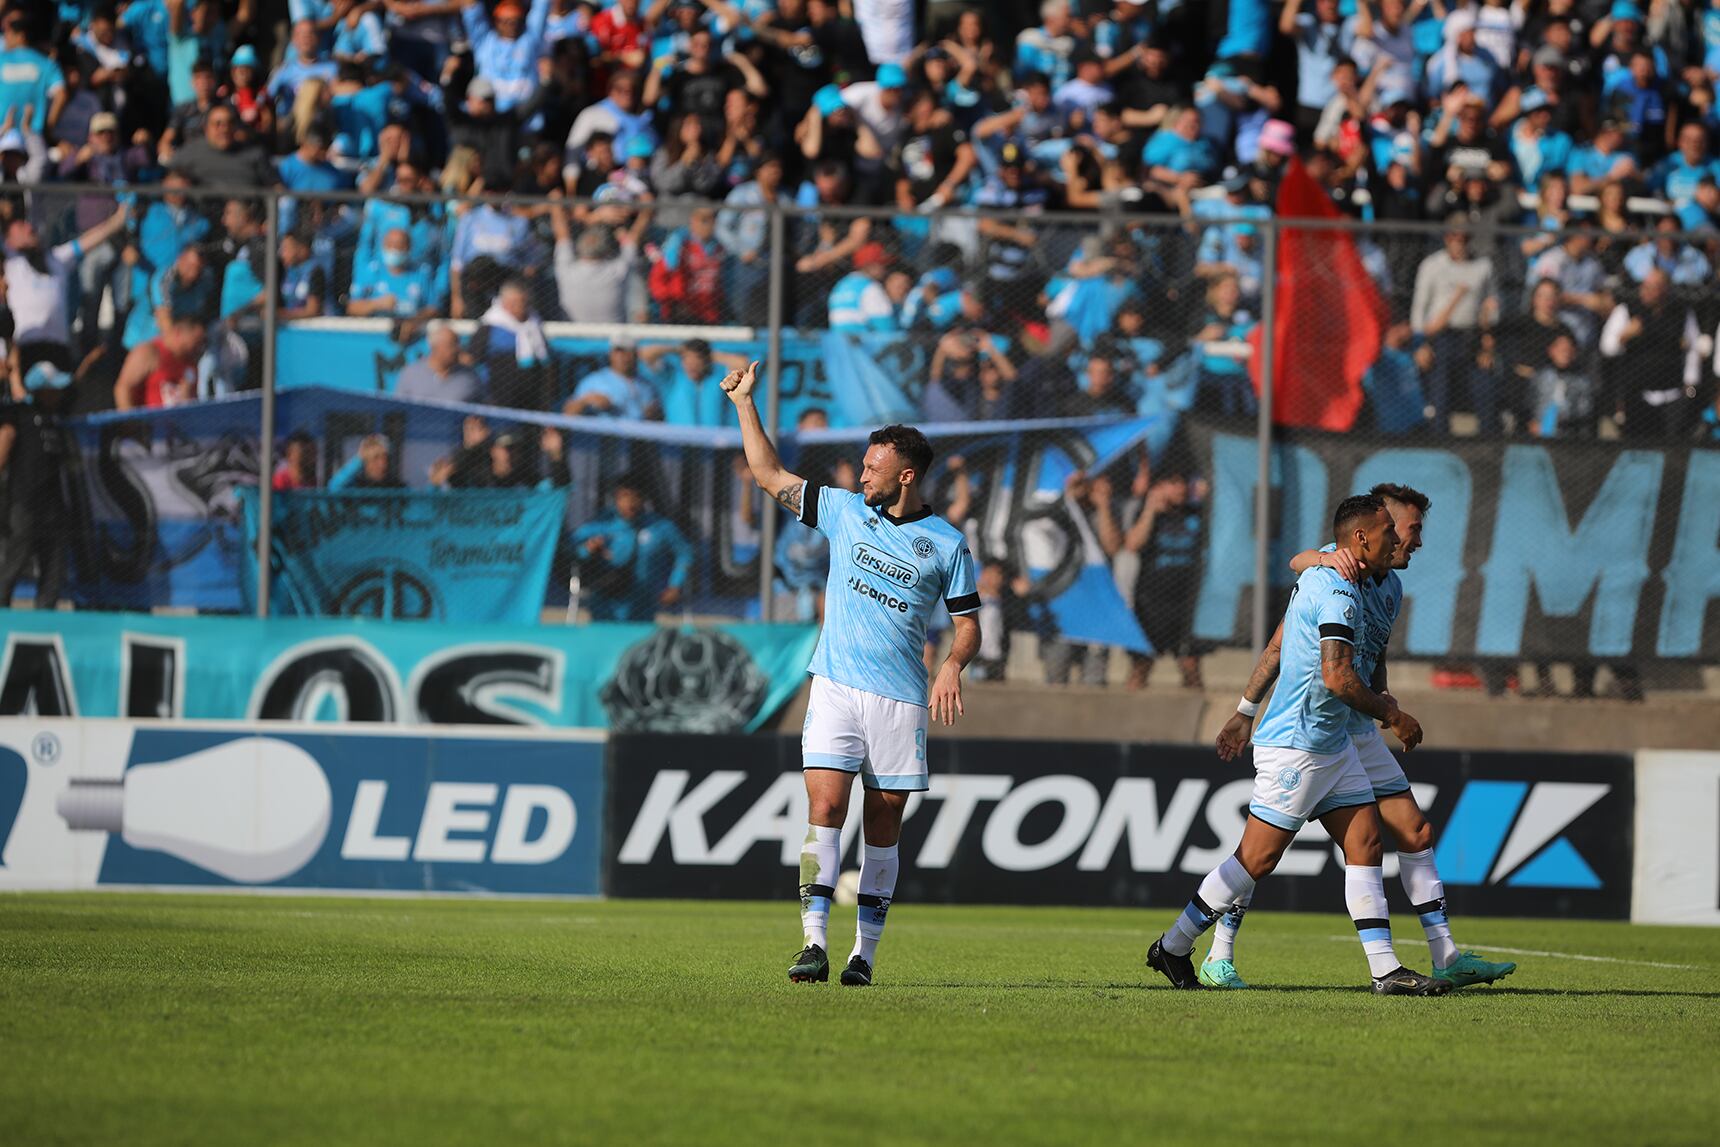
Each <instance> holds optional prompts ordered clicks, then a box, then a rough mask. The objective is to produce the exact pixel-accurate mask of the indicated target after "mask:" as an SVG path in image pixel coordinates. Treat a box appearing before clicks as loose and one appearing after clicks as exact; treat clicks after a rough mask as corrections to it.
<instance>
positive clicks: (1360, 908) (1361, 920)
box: [1344, 864, 1399, 977]
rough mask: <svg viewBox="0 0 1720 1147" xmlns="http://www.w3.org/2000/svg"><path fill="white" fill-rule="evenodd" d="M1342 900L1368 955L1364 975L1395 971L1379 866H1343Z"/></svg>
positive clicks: (1395, 965)
mask: <svg viewBox="0 0 1720 1147" xmlns="http://www.w3.org/2000/svg"><path fill="white" fill-rule="evenodd" d="M1344 903H1345V904H1346V905H1348V906H1349V909H1350V919H1351V920H1354V921H1355V922H1356V933H1357V934H1358V935H1359V936H1361V938H1362V951H1363V952H1366V953H1367V956H1368V974H1369V975H1371V976H1376V977H1377V976H1383V975H1385V974H1386V973H1387V972H1395V971H1397V970H1398V967H1399V963H1398V958H1397V951H1396V950H1395V949H1394V948H1393V947H1392V922H1391V912H1390V909H1388V908H1387V907H1386V881H1385V874H1384V872H1383V871H1382V870H1381V869H1380V866H1379V865H1377V864H1375V865H1361V864H1346V865H1344Z"/></svg>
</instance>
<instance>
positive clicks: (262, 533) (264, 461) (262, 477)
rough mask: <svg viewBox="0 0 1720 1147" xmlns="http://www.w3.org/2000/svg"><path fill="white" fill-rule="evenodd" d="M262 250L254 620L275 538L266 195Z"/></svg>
mask: <svg viewBox="0 0 1720 1147" xmlns="http://www.w3.org/2000/svg"><path fill="white" fill-rule="evenodd" d="M266 206H267V211H266V215H265V224H264V225H265V227H266V228H267V235H268V245H267V246H266V247H265V248H264V249H263V418H262V426H261V427H260V428H259V430H258V432H257V433H258V437H259V439H260V441H258V443H257V616H258V617H268V616H269V582H270V572H271V571H270V568H269V557H270V554H271V552H272V550H273V547H274V534H275V324H276V323H277V322H278V318H277V314H276V310H277V307H276V304H277V303H278V301H279V300H280V297H281V283H280V278H281V267H280V262H279V255H280V246H281V237H280V226H281V201H280V198H279V197H278V196H276V195H274V194H270V196H269V198H268V201H267V205H266Z"/></svg>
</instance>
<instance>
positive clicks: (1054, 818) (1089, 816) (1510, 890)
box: [607, 735, 1635, 929]
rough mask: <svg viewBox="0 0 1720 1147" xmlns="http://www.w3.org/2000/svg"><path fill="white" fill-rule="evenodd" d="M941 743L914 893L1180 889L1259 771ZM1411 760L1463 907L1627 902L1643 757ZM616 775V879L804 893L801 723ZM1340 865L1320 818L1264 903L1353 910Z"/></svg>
mask: <svg viewBox="0 0 1720 1147" xmlns="http://www.w3.org/2000/svg"><path fill="white" fill-rule="evenodd" d="M929 751H930V765H931V775H932V779H931V789H930V791H928V792H926V793H923V794H922V793H916V794H914V796H913V797H912V798H911V799H910V800H909V803H908V809H907V819H906V820H905V821H904V823H903V829H902V844H901V849H902V873H901V877H900V878H899V880H898V881H897V884H896V896H897V898H898V899H899V900H900V901H901V902H902V903H903V904H904V905H906V904H911V903H914V902H931V903H948V902H960V903H989V904H1114V905H1132V906H1142V907H1152V908H1166V909H1174V908H1177V907H1180V906H1182V905H1183V904H1185V903H1187V901H1188V897H1189V894H1190V893H1191V892H1192V890H1193V889H1194V886H1195V884H1196V883H1197V882H1198V881H1199V880H1200V878H1201V877H1202V876H1203V875H1204V874H1205V873H1207V872H1208V871H1209V870H1211V869H1212V868H1213V867H1214V866H1215V865H1217V864H1218V863H1219V862H1220V861H1221V860H1223V859H1224V857H1226V856H1228V855H1229V854H1230V853H1231V852H1232V851H1233V850H1234V849H1235V847H1236V843H1237V841H1238V840H1239V839H1240V838H1241V835H1242V829H1243V824H1244V822H1245V821H1246V819H1247V816H1248V799H1249V793H1250V791H1251V790H1252V788H1253V783H1254V773H1253V769H1252V767H1251V766H1250V765H1249V764H1248V763H1247V762H1246V760H1244V762H1242V763H1240V764H1236V765H1225V764H1222V763H1220V762H1219V761H1218V760H1217V759H1216V758H1215V757H1214V756H1213V754H1212V750H1211V749H1206V748H1189V747H1177V746H1164V745H1118V744H1106V743H1097V744H1096V743H1091V742H1026V741H983V740H949V739H944V738H937V737H934V738H933V739H932V740H931V742H930V744H929ZM1410 764H1411V780H1412V782H1413V783H1414V786H1415V793H1416V797H1417V799H1418V800H1419V801H1420V802H1421V804H1422V807H1423V808H1424V809H1426V810H1427V811H1428V815H1429V818H1430V819H1431V820H1432V821H1433V824H1434V828H1435V833H1436V837H1437V840H1438V843H1437V844H1436V846H1435V848H1436V857H1437V859H1438V863H1439V868H1440V872H1441V875H1442V876H1443V878H1444V880H1445V887H1446V897H1447V899H1448V900H1449V901H1450V903H1451V905H1452V910H1453V911H1454V912H1463V913H1468V914H1485V915H1513V916H1587V917H1597V918H1619V917H1623V916H1626V915H1628V914H1629V911H1630V902H1631V899H1630V898H1631V856H1632V844H1631V842H1632V836H1633V823H1632V813H1633V810H1634V807H1635V800H1634V788H1633V774H1632V767H1631V761H1630V759H1629V758H1628V757H1623V756H1617V757H1614V756H1606V755H1602V754H1593V755H1589V754H1570V755H1561V754H1554V753H1456V752H1439V751H1419V752H1417V753H1415V754H1414V756H1413V758H1412V759H1411V762H1410ZM609 794H610V803H609V817H610V820H609V829H608V834H607V836H608V840H609V846H610V848H611V849H612V852H611V854H610V857H609V864H608V873H609V877H608V880H609V883H608V891H609V894H610V895H612V896H651V897H659V896H660V897H693V898H698V897H738V898H746V899H781V900H783V901H785V902H786V901H788V900H789V899H792V898H793V896H794V894H795V890H796V886H797V882H798V880H799V864H800V847H801V843H802V841H803V839H804V837H805V833H806V788H805V781H804V779H803V777H802V776H801V773H800V746H799V743H798V742H797V741H796V740H795V739H793V738H786V737H779V738H762V737H745V738H742V737H701V738H693V737H678V736H625V735H618V736H615V737H613V738H612V739H611V743H610V773H609ZM859 818H860V802H859V801H858V800H855V801H854V802H852V804H851V806H850V817H849V820H848V823H847V824H846V825H845V826H844V828H843V832H842V842H843V844H842V868H843V870H844V871H847V870H851V869H856V868H858V866H859V859H858V857H859V852H858V849H859V843H858V841H859V830H860V824H859ZM1396 870H1397V868H1396V856H1395V855H1394V854H1392V853H1389V852H1388V853H1387V855H1386V871H1387V875H1388V876H1390V877H1395V874H1396ZM1343 875H1344V864H1343V860H1342V857H1341V855H1339V854H1338V852H1337V850H1336V849H1335V847H1334V846H1333V844H1332V842H1331V839H1330V837H1328V836H1327V835H1326V833H1325V831H1324V830H1323V829H1322V828H1320V826H1319V825H1318V824H1311V825H1309V826H1308V827H1307V828H1306V829H1304V830H1303V832H1302V833H1301V835H1300V836H1298V837H1297V839H1296V842H1295V843H1294V844H1293V845H1292V846H1291V848H1290V850H1289V852H1288V853H1287V854H1286V855H1285V857H1284V859H1283V861H1282V862H1281V863H1280V865H1279V868H1278V871H1277V872H1275V873H1274V874H1273V875H1272V877H1271V878H1270V879H1268V880H1265V881H1263V882H1262V883H1261V885H1260V889H1259V891H1258V892H1257V894H1256V897H1255V901H1254V905H1255V907H1256V908H1257V909H1258V908H1267V909H1272V908H1290V909H1297V910H1303V911H1322V912H1332V911H1338V910H1340V909H1341V908H1342V905H1343V902H1344V900H1343V894H1344V888H1343ZM1149 926H1150V925H1148V924H1143V925H1142V927H1143V929H1146V928H1148V927H1149Z"/></svg>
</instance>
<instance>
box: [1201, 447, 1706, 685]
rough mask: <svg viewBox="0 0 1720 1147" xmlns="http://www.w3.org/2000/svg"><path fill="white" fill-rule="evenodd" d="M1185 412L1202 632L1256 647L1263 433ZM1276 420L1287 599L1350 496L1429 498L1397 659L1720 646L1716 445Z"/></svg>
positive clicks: (1576, 656) (1591, 654)
mask: <svg viewBox="0 0 1720 1147" xmlns="http://www.w3.org/2000/svg"><path fill="white" fill-rule="evenodd" d="M1185 425H1186V426H1188V427H1189V428H1190V434H1191V438H1192V441H1193V443H1194V446H1195V452H1196V457H1197V458H1199V459H1200V465H1201V468H1202V469H1203V471H1204V472H1205V473H1206V474H1207V475H1208V476H1209V477H1210V479H1211V494H1210V495H1209V497H1210V512H1209V513H1208V514H1207V521H1208V522H1210V523H1211V529H1210V530H1209V531H1208V534H1207V537H1206V544H1205V549H1204V560H1203V562H1202V579H1201V587H1200V593H1199V597H1198V598H1197V600H1196V604H1195V616H1194V634H1195V637H1196V638H1198V639H1200V640H1204V641H1213V642H1218V643H1221V644H1232V645H1236V644H1246V642H1247V640H1248V633H1249V600H1250V583H1251V576H1252V573H1251V571H1252V570H1253V568H1254V564H1253V562H1254V559H1253V553H1254V505H1255V503H1254V489H1255V485H1256V481H1257V478H1258V474H1259V455H1258V452H1257V448H1256V444H1255V439H1254V437H1253V435H1252V434H1247V435H1245V434H1234V433H1227V432H1225V431H1223V430H1220V429H1217V428H1215V427H1213V426H1211V425H1206V424H1202V423H1200V422H1198V421H1194V422H1185ZM1279 433H1280V437H1281V440H1280V441H1279V442H1278V443H1277V445H1276V446H1275V448H1274V455H1273V460H1272V481H1273V488H1272V525H1273V531H1274V535H1275V536H1274V538H1273V544H1272V557H1271V562H1270V568H1271V569H1272V571H1273V578H1274V582H1273V584H1274V588H1275V589H1277V590H1278V591H1280V593H1281V596H1282V595H1283V594H1287V592H1288V589H1289V586H1290V585H1291V583H1292V582H1293V581H1294V576H1293V575H1292V574H1291V572H1290V567H1289V561H1290V558H1291V556H1292V555H1294V554H1295V553H1296V552H1297V551H1299V550H1303V549H1308V548H1311V547H1317V546H1320V545H1324V544H1325V543H1326V542H1328V541H1330V540H1331V533H1332V529H1331V526H1332V510H1333V508H1334V507H1335V506H1336V505H1337V504H1338V502H1339V501H1341V500H1342V499H1343V498H1344V497H1345V496H1347V495H1349V494H1352V493H1355V492H1357V491H1361V490H1366V489H1368V488H1369V487H1371V486H1373V485H1374V484H1376V483H1379V482H1398V483H1402V484H1405V485H1408V486H1413V487H1415V488H1416V489H1418V490H1421V491H1422V492H1423V493H1426V494H1427V495H1428V496H1429V497H1430V498H1431V499H1432V500H1433V506H1432V509H1431V510H1430V511H1429V513H1428V515H1427V518H1426V521H1425V524H1424V526H1423V535H1422V536H1423V546H1422V549H1421V550H1420V552H1418V553H1417V554H1416V555H1415V556H1414V558H1413V559H1412V561H1411V563H1410V566H1409V568H1408V569H1407V570H1405V571H1404V572H1403V575H1402V576H1403V588H1404V613H1403V615H1402V616H1401V617H1400V618H1399V620H1398V623H1397V632H1396V636H1395V637H1394V638H1393V641H1392V656H1394V657H1403V656H1408V657H1476V658H1503V659H1517V658H1544V659H1549V660H1601V659H1616V660H1621V661H1628V660H1639V661H1640V660H1643V659H1647V658H1684V659H1696V660H1707V661H1711V660H1713V659H1715V658H1716V657H1720V610H1716V609H1713V608H1711V607H1712V606H1713V605H1714V603H1715V601H1716V599H1720V450H1713V449H1706V450H1705V449H1698V448H1693V447H1675V448H1668V449H1638V448H1625V447H1622V446H1620V445H1619V444H1616V443H1606V442H1563V441H1524V442H1497V441H1492V442H1489V441H1483V440H1467V441H1465V440H1452V441H1449V442H1447V443H1444V444H1442V445H1441V446H1440V447H1438V448H1425V447H1409V446H1398V445H1392V444H1389V443H1387V444H1381V443H1380V442H1379V441H1377V440H1376V441H1371V442H1370V441H1369V440H1367V439H1365V438H1358V437H1356V436H1354V435H1344V434H1323V433H1318V432H1314V431H1305V430H1280V432H1279Z"/></svg>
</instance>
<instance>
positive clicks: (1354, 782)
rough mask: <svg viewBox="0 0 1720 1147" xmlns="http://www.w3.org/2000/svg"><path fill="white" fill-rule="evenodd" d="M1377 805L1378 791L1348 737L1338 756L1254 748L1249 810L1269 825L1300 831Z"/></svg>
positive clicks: (1270, 747) (1267, 747) (1265, 746)
mask: <svg viewBox="0 0 1720 1147" xmlns="http://www.w3.org/2000/svg"><path fill="white" fill-rule="evenodd" d="M1373 803H1374V790H1373V788H1372V787H1371V786H1370V785H1369V784H1368V774H1367V772H1366V771H1365V770H1364V769H1363V768H1362V761H1361V758H1360V757H1358V756H1357V755H1356V748H1355V746H1354V745H1353V744H1351V743H1350V742H1349V740H1348V738H1346V739H1345V744H1344V747H1343V749H1341V750H1339V751H1338V752H1336V753H1310V752H1308V751H1306V750H1304V749H1285V748H1279V747H1277V746H1275V745H1256V746H1254V793H1253V795H1252V796H1250V797H1249V799H1248V811H1249V813H1251V814H1252V815H1254V816H1256V817H1259V818H1260V819H1261V820H1263V821H1265V822H1266V823H1267V824H1270V825H1275V826H1276V827H1278V828H1282V829H1285V830H1287V831H1289V832H1300V831H1301V830H1302V826H1303V825H1304V824H1307V823H1308V822H1309V821H1311V820H1318V819H1319V818H1320V817H1323V816H1325V815H1326V814H1327V813H1329V812H1332V811H1334V810H1335V809H1341V808H1349V807H1350V806H1352V805H1364V804H1373Z"/></svg>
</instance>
